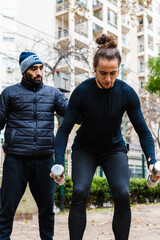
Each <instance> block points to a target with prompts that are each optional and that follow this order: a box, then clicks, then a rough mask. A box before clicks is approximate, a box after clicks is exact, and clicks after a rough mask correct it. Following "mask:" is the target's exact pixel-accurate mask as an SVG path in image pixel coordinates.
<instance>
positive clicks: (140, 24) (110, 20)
mask: <svg viewBox="0 0 160 240" xmlns="http://www.w3.org/2000/svg"><path fill="white" fill-rule="evenodd" d="M159 19H160V0H153V1H152V6H151V7H150V8H148V9H145V10H144V9H143V8H142V7H141V6H139V8H138V11H137V20H136V22H135V23H134V24H133V23H132V21H131V19H130V16H129V15H127V14H126V15H121V11H120V1H119V0H91V1H90V0H72V1H71V0H70V1H67V0H54V1H53V0H46V1H45V2H44V1H38V0H35V1H31V0H28V1H26V2H24V1H21V0H6V1H2V0H0V46H1V50H0V64H1V66H2V67H1V68H0V76H1V77H0V91H2V90H3V89H4V88H5V87H6V86H8V85H10V84H13V83H15V82H19V81H20V78H21V74H20V70H19V66H18V57H19V54H20V52H22V51H25V50H26V51H33V52H36V53H37V54H38V55H39V56H40V57H41V58H42V59H43V60H44V61H45V62H46V63H47V64H49V66H50V67H51V68H52V69H54V71H53V72H52V71H50V68H49V67H48V68H47V65H46V70H45V77H44V80H45V83H47V84H50V85H54V86H55V87H58V88H59V89H60V90H61V91H63V92H65V93H66V95H67V96H68V97H69V95H70V93H71V92H72V91H73V89H74V88H75V87H76V86H77V85H78V84H79V83H81V82H82V81H83V80H85V79H86V78H88V77H92V76H94V72H93V67H92V62H93V56H94V52H95V50H96V45H95V39H96V38H97V37H98V36H99V35H100V34H102V33H110V34H112V35H114V36H115V38H116V39H117V41H118V48H119V50H120V52H121V55H122V64H121V68H120V73H119V78H121V79H122V80H123V81H126V82H127V83H128V84H129V85H131V86H132V87H133V88H134V89H135V90H136V92H137V93H138V95H140V94H141V91H142V89H143V87H144V83H145V82H146V81H147V66H146V63H147V61H148V59H149V58H150V57H155V56H157V54H158V51H159V50H160V44H159V43H160V20H159ZM51 72H52V73H51ZM57 124H58V123H57ZM57 128H58V126H57ZM76 129H77V126H75V128H74V130H73V131H72V133H71V134H70V138H69V143H68V146H67V151H66V163H67V164H66V165H67V169H68V174H69V175H70V172H71V171H70V169H71V160H70V152H71V145H72V141H73V137H74V136H75V134H76ZM122 130H123V136H124V139H125V140H126V142H127V143H128V146H129V150H130V151H129V154H128V156H129V164H130V170H131V176H132V177H142V176H143V175H144V173H143V172H144V169H145V172H146V163H145V166H143V153H142V150H141V147H140V145H139V141H138V139H137V136H136V134H135V132H134V130H133V129H132V127H131V126H130V125H129V121H128V119H127V116H126V115H125V116H124V118H123V123H122ZM1 142H3V132H2V134H1Z"/></svg>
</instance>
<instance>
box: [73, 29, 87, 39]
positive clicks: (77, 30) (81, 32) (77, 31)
mask: <svg viewBox="0 0 160 240" xmlns="http://www.w3.org/2000/svg"><path fill="white" fill-rule="evenodd" d="M75 32H76V33H78V34H80V35H82V36H84V37H86V38H87V37H88V34H87V33H85V32H83V31H82V30H81V29H79V27H75Z"/></svg>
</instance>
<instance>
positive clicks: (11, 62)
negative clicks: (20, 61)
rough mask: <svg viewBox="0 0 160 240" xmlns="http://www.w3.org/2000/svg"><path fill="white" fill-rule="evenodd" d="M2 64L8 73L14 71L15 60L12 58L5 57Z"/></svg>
mask: <svg viewBox="0 0 160 240" xmlns="http://www.w3.org/2000/svg"><path fill="white" fill-rule="evenodd" d="M2 64H3V66H4V67H5V68H6V70H7V72H12V71H13V65H14V59H13V58H10V57H4V58H3V59H2Z"/></svg>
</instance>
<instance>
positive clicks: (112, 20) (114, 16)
mask: <svg viewBox="0 0 160 240" xmlns="http://www.w3.org/2000/svg"><path fill="white" fill-rule="evenodd" d="M108 22H109V23H110V24H112V25H114V26H117V14H116V13H115V12H114V11H113V10H111V9H110V8H108Z"/></svg>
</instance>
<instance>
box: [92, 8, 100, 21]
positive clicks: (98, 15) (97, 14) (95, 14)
mask: <svg viewBox="0 0 160 240" xmlns="http://www.w3.org/2000/svg"><path fill="white" fill-rule="evenodd" d="M94 16H95V17H96V18H98V19H100V20H102V9H99V10H96V11H94Z"/></svg>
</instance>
